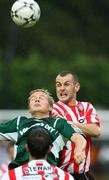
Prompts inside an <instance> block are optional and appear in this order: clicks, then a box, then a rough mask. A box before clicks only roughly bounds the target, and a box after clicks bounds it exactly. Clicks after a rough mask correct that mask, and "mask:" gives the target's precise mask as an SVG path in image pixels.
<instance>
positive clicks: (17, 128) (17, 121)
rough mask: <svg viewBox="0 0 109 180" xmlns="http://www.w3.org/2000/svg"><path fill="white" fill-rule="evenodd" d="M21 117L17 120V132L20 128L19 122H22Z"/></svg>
mask: <svg viewBox="0 0 109 180" xmlns="http://www.w3.org/2000/svg"><path fill="white" fill-rule="evenodd" d="M20 118H21V117H20V116H19V117H18V118H17V130H18V126H19V122H20Z"/></svg>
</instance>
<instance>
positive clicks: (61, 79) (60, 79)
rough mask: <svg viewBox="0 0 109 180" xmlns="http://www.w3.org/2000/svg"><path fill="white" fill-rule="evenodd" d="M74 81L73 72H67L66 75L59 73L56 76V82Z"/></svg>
mask: <svg viewBox="0 0 109 180" xmlns="http://www.w3.org/2000/svg"><path fill="white" fill-rule="evenodd" d="M72 81H74V78H73V76H72V75H71V74H67V75H65V76H60V75H58V76H57V77H56V83H66V82H72Z"/></svg>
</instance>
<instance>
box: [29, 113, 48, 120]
mask: <svg viewBox="0 0 109 180" xmlns="http://www.w3.org/2000/svg"><path fill="white" fill-rule="evenodd" d="M32 117H33V118H37V119H42V118H48V117H49V114H48V113H42V112H37V113H33V114H32Z"/></svg>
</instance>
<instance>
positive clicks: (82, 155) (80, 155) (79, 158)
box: [74, 151, 86, 164]
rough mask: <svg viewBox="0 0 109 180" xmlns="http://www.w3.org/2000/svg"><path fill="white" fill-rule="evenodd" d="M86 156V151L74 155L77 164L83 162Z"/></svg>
mask: <svg viewBox="0 0 109 180" xmlns="http://www.w3.org/2000/svg"><path fill="white" fill-rule="evenodd" d="M85 158H86V155H85V152H83V151H82V152H81V151H80V152H75V155H74V161H75V162H76V163H77V164H81V163H82V162H83V161H84V160H85Z"/></svg>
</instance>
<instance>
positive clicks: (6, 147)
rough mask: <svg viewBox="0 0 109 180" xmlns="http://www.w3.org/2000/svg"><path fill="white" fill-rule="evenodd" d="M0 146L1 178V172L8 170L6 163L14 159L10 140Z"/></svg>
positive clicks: (0, 176)
mask: <svg viewBox="0 0 109 180" xmlns="http://www.w3.org/2000/svg"><path fill="white" fill-rule="evenodd" d="M1 147H2V148H1V151H2V152H1V156H0V159H2V163H1V164H0V179H1V178H2V176H3V174H4V173H5V172H6V171H7V170H8V164H9V163H10V161H12V160H13V159H14V145H13V143H12V142H10V143H8V144H7V143H3V144H2V146H1ZM3 156H4V157H3ZM6 158H7V159H6ZM3 160H4V162H3Z"/></svg>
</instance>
